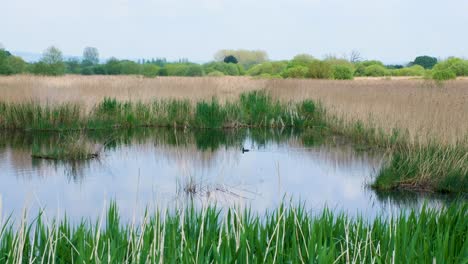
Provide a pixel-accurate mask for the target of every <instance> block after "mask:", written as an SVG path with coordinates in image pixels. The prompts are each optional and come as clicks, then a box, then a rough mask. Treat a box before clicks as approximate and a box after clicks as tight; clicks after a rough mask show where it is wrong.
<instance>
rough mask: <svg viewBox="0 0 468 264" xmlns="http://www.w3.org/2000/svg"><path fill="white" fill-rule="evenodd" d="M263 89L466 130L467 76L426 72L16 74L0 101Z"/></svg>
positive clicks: (188, 96)
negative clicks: (330, 75)
mask: <svg viewBox="0 0 468 264" xmlns="http://www.w3.org/2000/svg"><path fill="white" fill-rule="evenodd" d="M258 89H264V90H266V91H267V92H268V93H270V94H271V95H272V96H273V98H274V99H279V100H282V101H284V102H289V101H291V100H292V101H302V100H304V99H312V100H314V101H316V102H320V103H321V104H322V105H323V106H324V107H325V108H326V109H327V111H328V113H329V114H332V115H334V116H336V117H339V118H342V119H343V120H344V121H346V122H349V123H354V122H356V121H358V120H360V121H362V122H364V123H365V124H372V126H374V127H376V128H381V129H383V130H385V131H386V133H387V134H389V133H391V132H392V130H393V129H394V128H398V129H400V130H403V131H408V139H409V140H411V141H413V142H421V143H426V142H429V141H432V140H434V139H437V141H439V142H441V143H443V144H457V142H458V141H460V140H465V139H466V137H467V131H468V122H466V116H468V79H467V78H459V79H457V80H454V81H448V82H445V83H443V85H442V86H440V85H438V84H436V83H434V82H432V81H428V80H422V79H407V78H392V79H382V78H359V79H356V80H351V81H337V80H311V79H304V80H301V79H285V80H265V79H252V78H249V77H220V78H218V77H200V78H190V77H158V78H143V77H138V76H73V75H71V76H63V77H41V76H29V75H16V76H5V77H0V101H2V102H12V103H24V102H30V101H31V100H34V101H38V102H40V103H41V104H62V103H78V104H81V105H82V107H83V108H84V109H86V111H89V110H90V108H92V107H94V106H95V105H96V104H98V103H100V102H102V100H104V98H115V99H117V100H118V101H142V102H151V101H154V100H163V99H179V100H190V101H192V102H197V101H200V100H205V101H209V100H211V98H212V97H213V96H214V97H216V98H218V99H219V102H220V103H221V104H223V103H224V102H225V101H232V100H237V98H239V95H240V94H242V93H245V92H249V91H253V90H258Z"/></svg>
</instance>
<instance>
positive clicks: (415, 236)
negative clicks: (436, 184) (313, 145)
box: [0, 203, 468, 263]
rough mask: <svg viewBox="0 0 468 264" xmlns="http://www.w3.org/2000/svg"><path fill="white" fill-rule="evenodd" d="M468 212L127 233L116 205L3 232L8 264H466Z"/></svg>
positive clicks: (315, 217) (219, 220) (238, 218)
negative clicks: (92, 217) (75, 218)
mask: <svg viewBox="0 0 468 264" xmlns="http://www.w3.org/2000/svg"><path fill="white" fill-rule="evenodd" d="M467 209H468V206H467V204H466V203H462V204H460V205H452V206H450V207H448V208H442V209H441V210H439V211H436V210H433V209H427V208H425V207H423V208H422V209H421V211H418V212H416V211H412V212H409V213H404V212H402V213H401V214H400V215H398V216H394V217H391V218H386V217H376V218H375V220H373V221H370V222H369V221H367V220H364V219H363V218H361V217H357V218H349V217H347V216H346V214H344V213H333V212H331V211H329V210H327V209H325V210H324V211H323V212H322V213H320V214H311V212H308V211H306V210H305V209H304V208H303V207H301V206H290V207H286V206H285V205H281V206H279V207H278V209H276V210H274V211H271V212H267V213H266V214H265V215H264V216H258V215H253V214H252V213H251V212H250V211H249V210H248V209H246V210H238V209H235V208H231V209H227V210H226V211H220V210H218V209H216V208H214V207H204V208H201V209H199V210H198V209H195V208H193V207H186V208H185V209H183V210H180V211H176V212H175V213H168V212H161V211H154V212H151V213H150V212H148V210H147V212H146V213H145V214H144V215H143V216H142V217H141V220H140V221H138V222H136V221H133V222H131V223H122V222H121V220H120V217H119V214H118V209H117V206H116V204H115V203H112V204H111V206H110V207H109V209H108V211H107V216H106V217H102V218H101V219H100V220H98V221H96V222H95V223H91V222H89V221H85V220H83V221H82V222H81V224H78V225H72V224H71V223H70V222H69V220H68V219H67V218H64V219H62V220H51V221H49V222H48V221H47V219H46V218H45V217H43V215H39V216H38V217H37V218H36V219H35V220H34V221H33V222H27V221H26V220H25V219H26V217H25V218H24V219H23V220H22V221H20V222H19V223H16V224H13V223H12V222H10V219H7V220H6V221H5V222H3V223H2V224H1V227H0V262H1V263H26V262H27V263H464V261H466V258H467V254H468V240H467V236H466V234H467V233H468V217H467Z"/></svg>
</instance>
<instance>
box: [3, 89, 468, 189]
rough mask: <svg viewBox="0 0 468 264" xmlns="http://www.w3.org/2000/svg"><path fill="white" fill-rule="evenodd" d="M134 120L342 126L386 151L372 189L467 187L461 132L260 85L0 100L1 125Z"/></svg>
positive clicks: (335, 129) (77, 125)
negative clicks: (441, 137)
mask: <svg viewBox="0 0 468 264" xmlns="http://www.w3.org/2000/svg"><path fill="white" fill-rule="evenodd" d="M133 127H174V128H183V129H188V128H192V129H194V128H196V129H220V128H242V127H255V128H271V127H276V128H285V127H293V128H301V129H305V130H307V131H306V136H307V137H306V138H304V142H305V143H306V144H321V143H322V142H324V138H326V137H328V136H330V135H334V134H341V135H342V136H343V137H345V138H348V139H349V140H351V141H352V142H353V143H354V144H355V146H356V148H360V149H362V148H364V149H368V148H378V149H382V150H388V151H389V152H390V156H389V162H387V163H386V164H385V165H384V167H383V168H382V169H381V171H380V172H379V175H378V178H377V180H376V181H375V182H374V184H373V186H374V187H375V188H377V189H383V190H389V189H400V188H403V189H411V190H421V191H438V192H467V191H468V184H467V183H468V181H467V179H468V170H467V168H468V155H467V154H466V153H467V148H468V147H467V142H468V141H467V140H465V141H459V142H458V143H456V144H444V143H442V142H439V141H435V140H434V141H433V142H432V143H430V145H428V144H427V143H419V142H414V141H411V139H410V135H409V132H408V130H400V129H397V128H394V129H392V130H391V133H389V132H387V131H386V130H385V129H383V128H376V127H375V126H373V124H369V123H365V122H363V121H360V120H358V121H355V122H349V121H346V120H344V119H341V118H338V117H336V116H335V115H333V114H329V113H328V112H327V111H326V110H325V109H324V108H323V107H322V105H321V104H318V103H315V102H314V101H312V100H309V99H305V100H303V101H290V102H284V101H281V100H278V99H274V98H273V97H272V96H271V95H270V94H269V93H268V92H266V91H265V90H256V91H251V92H248V93H243V94H240V96H239V98H238V99H237V100H233V101H227V102H224V104H221V103H220V102H219V100H218V99H217V98H215V97H213V98H211V99H210V100H206V101H205V100H202V101H198V102H191V101H189V100H176V99H167V100H158V101H153V102H148V103H144V102H134V101H125V102H120V101H117V100H116V99H111V98H105V99H104V100H103V101H102V102H100V103H99V104H97V105H96V106H95V107H93V108H92V109H91V110H90V111H88V112H86V109H85V108H83V107H82V106H80V105H79V104H71V103H63V104H58V105H53V106H51V105H48V104H45V105H42V104H40V103H37V102H26V103H0V129H2V128H3V129H20V130H28V131H31V130H32V131H42V130H52V131H57V130H58V131H65V130H94V129H115V128H133ZM213 135H215V134H213ZM71 145H73V144H71ZM75 145H76V144H75ZM79 146H82V145H80V144H79ZM53 150H54V151H53V152H51V153H49V154H50V155H48V154H47V155H41V154H37V156H39V157H50V158H52V157H56V158H60V156H61V158H67V159H71V158H74V159H75V158H83V157H86V158H88V157H90V155H91V157H92V156H93V155H94V154H84V153H86V150H84V149H81V148H69V149H67V148H66V146H58V148H53ZM58 150H60V151H58ZM77 150H82V151H77ZM88 153H89V151H88ZM91 153H94V152H91ZM33 154H34V153H33ZM75 154H77V155H75ZM73 155H74V156H73Z"/></svg>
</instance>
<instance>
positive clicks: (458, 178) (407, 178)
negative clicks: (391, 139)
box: [373, 143, 468, 192]
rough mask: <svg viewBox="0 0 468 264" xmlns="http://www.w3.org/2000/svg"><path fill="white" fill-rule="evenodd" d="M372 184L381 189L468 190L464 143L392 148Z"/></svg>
mask: <svg viewBox="0 0 468 264" xmlns="http://www.w3.org/2000/svg"><path fill="white" fill-rule="evenodd" d="M373 186H374V187H375V188H377V189H381V190H391V189H409V190H417V191H437V192H468V151H467V148H466V147H464V146H462V145H456V146H441V145H440V144H434V143H432V144H429V145H423V146H408V145H404V146H401V147H399V148H397V149H395V150H394V151H393V152H392V155H391V157H390V160H389V161H388V162H387V164H385V165H384V166H383V167H382V169H381V170H380V172H379V174H378V177H377V178H376V181H375V182H374V184H373Z"/></svg>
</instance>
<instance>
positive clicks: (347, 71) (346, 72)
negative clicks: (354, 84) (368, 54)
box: [332, 64, 354, 80]
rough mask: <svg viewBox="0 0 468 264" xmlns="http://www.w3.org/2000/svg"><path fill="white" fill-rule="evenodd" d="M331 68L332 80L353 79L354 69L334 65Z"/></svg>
mask: <svg viewBox="0 0 468 264" xmlns="http://www.w3.org/2000/svg"><path fill="white" fill-rule="evenodd" d="M332 68H333V79H336V80H352V79H353V78H354V69H353V67H351V66H348V65H340V64H336V65H333V66H332Z"/></svg>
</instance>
